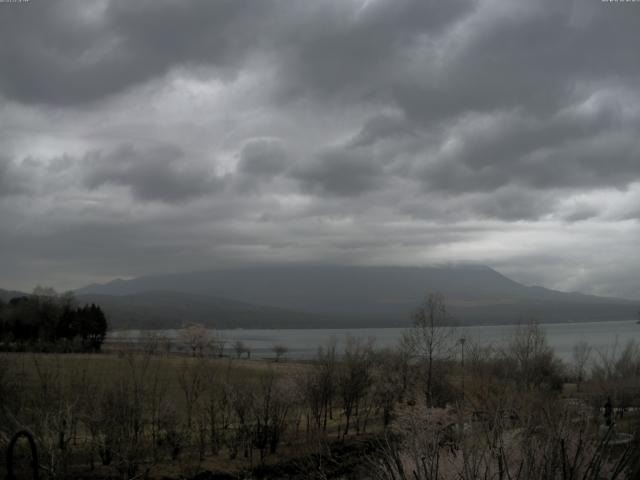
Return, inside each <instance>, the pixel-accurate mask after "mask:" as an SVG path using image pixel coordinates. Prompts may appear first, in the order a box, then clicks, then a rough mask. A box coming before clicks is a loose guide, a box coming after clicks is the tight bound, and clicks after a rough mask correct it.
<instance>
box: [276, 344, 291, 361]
mask: <svg viewBox="0 0 640 480" xmlns="http://www.w3.org/2000/svg"><path fill="white" fill-rule="evenodd" d="M272 350H273V353H274V354H275V355H276V362H279V361H280V359H281V358H282V357H283V356H284V355H286V353H287V352H288V351H289V349H288V348H287V347H285V346H284V345H274V346H273V349H272Z"/></svg>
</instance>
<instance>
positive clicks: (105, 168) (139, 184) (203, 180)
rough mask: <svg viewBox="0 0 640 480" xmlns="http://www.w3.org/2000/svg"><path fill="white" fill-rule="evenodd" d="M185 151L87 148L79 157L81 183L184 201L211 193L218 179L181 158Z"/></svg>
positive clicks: (144, 196) (142, 197) (141, 197)
mask: <svg viewBox="0 0 640 480" xmlns="http://www.w3.org/2000/svg"><path fill="white" fill-rule="evenodd" d="M184 157H185V153H184V152H183V151H182V150H181V149H179V148H177V147H175V146H172V145H164V146H154V147H152V148H148V149H145V150H139V149H136V148H134V147H133V146H131V145H123V146H120V147H118V148H117V149H115V150H114V151H113V152H110V153H108V154H103V153H102V152H101V151H96V152H89V153H88V154H87V155H86V156H85V158H84V159H83V163H84V166H85V168H86V174H85V177H84V184H85V185H86V186H87V187H88V188H89V189H96V188H98V187H101V186H103V185H105V184H111V185H120V186H125V187H129V188H130V189H131V192H132V193H133V195H134V196H135V197H136V198H137V199H139V200H161V201H166V202H173V201H184V200H188V199H190V198H193V197H198V196H201V195H204V194H207V193H211V192H212V191H213V190H214V189H215V188H216V186H217V185H218V184H219V183H220V180H219V179H217V178H216V177H215V175H214V174H213V170H212V169H211V170H207V169H206V168H200V167H195V168H194V167H193V166H192V165H190V164H188V163H187V162H184V161H183V160H184Z"/></svg>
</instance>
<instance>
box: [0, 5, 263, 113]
mask: <svg viewBox="0 0 640 480" xmlns="http://www.w3.org/2000/svg"><path fill="white" fill-rule="evenodd" d="M271 6H272V2H270V1H269V0H261V1H251V0H249V1H243V2H237V1H234V0H222V1H215V2H210V1H206V0H194V1H190V2H178V1H172V0H141V1H138V2H130V1H126V0H112V1H109V2H86V1H84V0H61V1H55V2H51V1H48V0H32V1H31V2H30V4H29V5H28V6H24V7H21V6H19V7H18V8H3V10H2V14H1V15H0V31H2V32H3V36H4V38H5V39H6V40H5V41H3V42H0V58H2V61H3V65H10V68H6V69H3V73H2V75H0V88H1V90H2V92H3V93H4V94H5V96H7V97H9V98H12V99H15V100H19V101H23V102H28V103H32V102H33V103H45V104H56V105H68V104H79V103H83V102H87V101H92V100H96V99H100V98H102V97H104V96H106V95H110V94H113V93H118V92H120V91H122V90H123V89H126V88H127V87H129V86H132V85H135V84H138V83H140V82H144V81H147V80H150V79H152V78H154V77H156V76H158V75H162V74H164V73H165V72H167V71H168V70H169V69H171V68H172V67H174V66H189V65H194V64H195V65H198V64H205V65H211V66H213V67H215V68H217V69H218V70H217V74H218V75H219V76H220V77H222V78H225V77H228V76H233V75H234V74H235V72H236V69H237V68H238V66H239V65H241V64H242V60H243V58H244V56H245V55H246V54H247V53H248V52H249V48H250V47H251V46H252V45H254V42H255V41H256V37H255V34H256V26H257V25H258V24H259V19H261V18H265V14H266V12H267V11H268V10H269V9H270V7H271ZM9 39H10V40H11V41H8V40H9Z"/></svg>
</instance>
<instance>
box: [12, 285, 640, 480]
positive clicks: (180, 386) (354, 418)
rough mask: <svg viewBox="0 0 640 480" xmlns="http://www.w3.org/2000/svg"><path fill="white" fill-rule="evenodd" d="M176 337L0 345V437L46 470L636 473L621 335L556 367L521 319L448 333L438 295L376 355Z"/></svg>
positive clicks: (635, 370) (114, 474)
mask: <svg viewBox="0 0 640 480" xmlns="http://www.w3.org/2000/svg"><path fill="white" fill-rule="evenodd" d="M183 340H184V341H185V342H188V341H190V342H191V343H190V344H189V345H187V348H186V352H187V354H185V355H178V354H175V353H172V352H171V350H170V349H167V350H165V349H162V348H158V345H157V343H153V342H151V343H150V344H149V345H143V346H142V348H140V349H137V350H122V351H118V352H113V353H108V354H107V353H103V354H66V355H60V354H46V353H5V354H3V356H2V357H0V405H1V407H0V447H2V448H3V450H4V448H6V446H7V444H8V442H9V440H10V438H11V436H12V435H13V433H14V432H16V431H18V430H28V431H30V432H31V433H32V434H33V436H34V437H35V439H36V444H37V447H38V450H39V464H40V474H41V477H46V478H74V477H75V478H122V479H134V478H301V479H302V478H317V479H323V478H370V479H381V480H382V479H385V480H396V479H398V480H400V479H416V480H427V479H429V480H437V479H443V480H444V479H460V480H467V479H469V480H470V479H476V478H483V479H500V480H502V479H505V480H506V479H520V480H528V479H531V480H533V479H601V478H602V479H605V478H606V479H612V478H638V474H639V472H640V470H639V465H638V462H639V459H640V455H638V453H639V449H638V445H639V443H638V438H637V431H638V428H637V427H638V421H639V420H640V417H639V416H638V414H637V411H636V408H635V407H636V406H637V405H638V404H640V398H639V397H640V382H638V380H640V347H639V346H638V345H636V344H634V343H629V344H628V345H626V346H625V348H622V349H620V350H612V351H610V352H592V351H591V350H590V348H589V346H588V345H585V344H577V345H576V348H575V352H574V361H573V362H572V364H570V365H568V364H563V363H562V362H561V361H560V360H558V359H557V358H556V357H555V356H554V353H553V351H552V350H551V349H550V348H549V347H548V346H547V343H546V339H545V336H544V332H543V331H542V330H541V329H540V328H539V327H538V326H537V325H536V324H535V323H530V324H526V325H523V326H521V327H520V328H519V329H518V330H517V331H516V333H515V334H514V336H513V338H512V339H511V340H510V341H509V342H508V343H507V344H506V345H503V346H501V347H499V348H498V347H480V346H477V345H474V344H473V342H472V341H471V340H470V339H469V340H466V341H465V340H464V339H461V338H460V337H459V333H458V332H456V330H455V328H453V327H452V326H451V324H450V322H449V319H448V317H447V313H446V308H445V305H444V301H443V300H442V299H441V298H440V297H437V296H430V297H428V298H427V299H426V300H425V302H424V304H423V306H422V308H421V309H420V310H419V311H418V312H417V314H416V316H415V326H414V328H413V329H411V330H410V331H409V332H408V333H407V335H406V337H405V338H404V339H403V341H402V342H401V344H400V345H398V346H397V348H395V349H392V350H384V351H382V350H377V349H375V347H374V343H373V342H372V341H364V340H358V339H349V340H348V341H347V343H346V345H343V346H341V347H342V348H341V349H340V350H341V352H343V353H341V354H338V348H337V346H336V344H335V343H332V344H329V345H325V346H323V347H322V348H320V349H319V350H318V353H317V355H316V357H315V359H314V360H313V361H309V362H304V363H303V362H292V361H285V360H283V358H281V356H280V355H279V356H278V357H277V358H278V359H279V361H267V360H249V359H246V358H245V357H244V356H242V358H240V357H241V355H240V354H237V355H234V356H233V357H232V358H222V357H220V351H219V350H218V349H215V348H213V349H207V348H205V344H203V341H202V340H203V338H202V334H201V332H198V331H197V330H196V329H193V328H192V329H187V332H186V334H185V337H184V339H183ZM605 406H606V407H605ZM20 445H21V449H20V451H19V452H18V453H21V454H22V455H24V456H25V458H26V457H28V455H26V453H25V451H24V445H22V444H20ZM25 458H23V461H22V468H23V469H24V468H26V467H25V465H26V463H27V462H26V460H25ZM3 461H4V459H3ZM2 468H6V465H2ZM0 472H2V470H0ZM204 472H214V473H209V474H207V475H205V473H204ZM225 475H226V476H225Z"/></svg>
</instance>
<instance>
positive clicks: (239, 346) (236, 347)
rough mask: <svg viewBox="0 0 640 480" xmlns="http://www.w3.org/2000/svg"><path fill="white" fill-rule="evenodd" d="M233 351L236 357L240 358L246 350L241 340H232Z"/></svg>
mask: <svg viewBox="0 0 640 480" xmlns="http://www.w3.org/2000/svg"><path fill="white" fill-rule="evenodd" d="M233 351H234V352H236V357H237V358H240V357H241V356H242V354H243V353H245V352H246V351H247V347H246V346H245V344H244V343H243V342H242V341H241V340H236V341H235V342H233Z"/></svg>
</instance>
